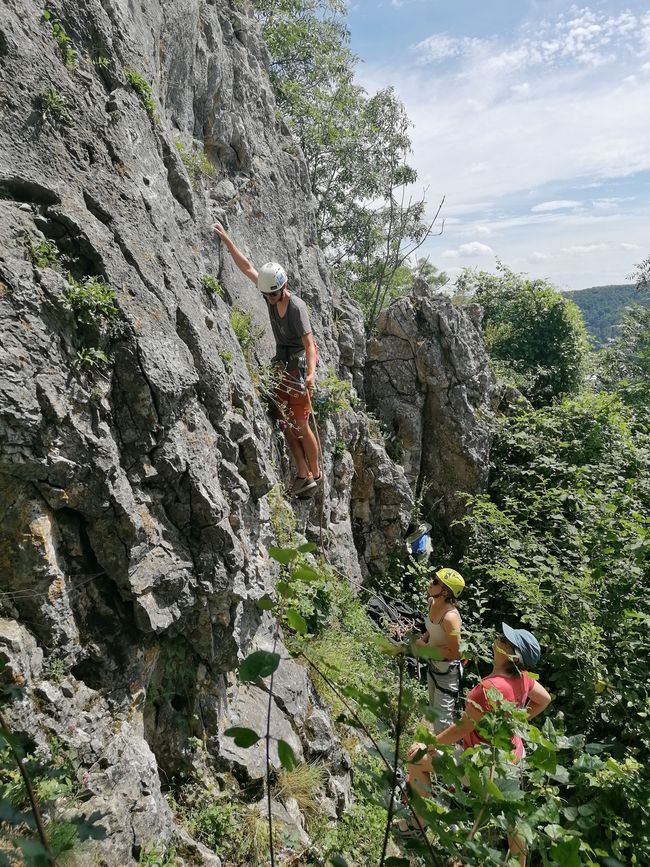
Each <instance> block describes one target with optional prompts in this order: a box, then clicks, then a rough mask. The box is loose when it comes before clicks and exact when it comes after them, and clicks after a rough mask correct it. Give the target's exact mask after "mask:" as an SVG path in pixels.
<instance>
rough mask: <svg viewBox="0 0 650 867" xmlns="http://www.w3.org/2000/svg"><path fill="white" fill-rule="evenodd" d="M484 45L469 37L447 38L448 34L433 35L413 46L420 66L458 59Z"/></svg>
mask: <svg viewBox="0 0 650 867" xmlns="http://www.w3.org/2000/svg"><path fill="white" fill-rule="evenodd" d="M484 44H485V43H483V42H482V40H480V39H474V38H473V37H470V36H463V37H460V38H458V37H457V36H449V34H448V33H433V34H432V35H431V36H428V37H427V38H426V39H423V40H422V42H418V44H417V45H415V46H414V50H415V51H416V53H417V54H418V55H419V57H418V62H419V63H422V64H426V63H437V62H439V61H441V60H448V59H449V58H450V57H460V56H461V55H463V54H469V53H471V52H472V51H476V50H478V49H479V48H480V47H481V46H483V45H484Z"/></svg>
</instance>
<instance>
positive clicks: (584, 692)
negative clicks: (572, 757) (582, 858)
mask: <svg viewBox="0 0 650 867" xmlns="http://www.w3.org/2000/svg"><path fill="white" fill-rule="evenodd" d="M493 464H494V469H493V474H492V479H491V484H490V490H489V495H486V496H480V497H477V498H475V499H474V500H473V503H472V512H471V516H470V517H469V518H468V519H467V521H466V525H467V528H468V529H469V530H470V539H469V544H468V548H467V551H466V553H465V557H464V562H463V564H462V571H463V574H464V575H465V577H466V578H467V579H468V585H469V587H471V588H472V594H468V595H469V596H470V598H471V597H472V596H473V595H474V593H475V592H477V591H478V592H479V593H480V600H481V606H480V607H481V610H480V618H481V621H482V623H479V621H478V620H477V619H475V618H472V612H471V611H470V612H469V616H468V618H467V620H468V621H469V622H467V626H468V632H469V634H471V635H472V637H473V641H474V642H475V645H476V646H478V647H480V646H481V632H483V633H484V628H485V625H487V624H493V625H494V626H495V627H497V628H498V626H499V623H500V620H501V619H502V618H504V619H506V620H508V619H512V620H514V621H515V622H519V621H521V620H522V619H523V622H524V624H525V625H526V626H527V627H528V628H530V629H532V631H534V632H535V634H536V635H537V637H538V638H539V639H540V641H541V643H542V646H543V647H544V648H545V653H544V655H543V657H542V663H541V666H540V676H541V678H542V681H543V682H544V683H545V684H546V685H547V686H548V687H550V689H551V691H552V692H553V694H554V695H555V703H556V705H557V707H558V708H561V709H562V712H563V714H564V720H565V725H566V728H567V730H568V731H571V732H581V733H582V734H583V735H584V736H585V737H586V738H587V739H588V740H589V741H591V740H593V741H596V742H601V743H604V744H612V743H615V746H614V747H612V750H613V756H612V758H611V760H610V764H609V765H608V767H609V768H610V770H613V769H614V766H613V765H611V761H614V759H615V760H616V761H617V762H620V761H622V762H623V765H622V767H623V768H624V770H623V771H621V772H620V774H619V775H618V776H617V775H616V774H614V777H613V778H612V779H611V780H610V784H609V790H608V794H607V796H606V797H605V798H604V801H603V803H605V802H606V803H607V805H608V806H607V810H608V813H609V815H610V817H611V822H609V823H608V824H607V825H606V826H605V825H603V824H596V825H594V826H593V827H591V826H590V828H589V833H586V831H585V833H584V834H583V839H584V840H585V841H586V842H587V843H589V844H590V845H593V846H594V847H601V848H603V849H606V850H608V851H613V852H614V853H615V854H616V856H617V857H619V858H623V859H625V858H628V857H629V856H631V854H632V852H634V851H636V852H637V853H638V852H644V853H645V856H644V857H646V858H648V857H650V813H649V811H648V808H647V803H648V794H649V793H650V775H648V774H647V772H645V770H643V771H640V770H639V769H636V770H634V768H633V766H632V765H631V764H630V762H632V761H634V760H636V759H640V758H641V756H642V755H644V754H645V753H647V750H648V748H650V729H649V726H648V716H647V714H648V711H649V709H650V685H649V684H648V677H647V670H646V667H645V664H644V662H643V661H642V660H643V658H644V651H643V647H644V641H645V639H644V637H643V636H644V634H645V630H646V629H647V624H648V622H650V620H649V618H650V605H649V603H648V597H647V589H646V588H647V576H648V574H650V522H649V520H648V514H650V441H649V438H648V434H647V432H646V431H645V430H644V429H643V428H640V427H639V425H638V421H637V419H636V418H635V416H634V414H633V412H632V411H631V410H630V409H628V408H627V407H626V406H625V405H624V404H623V403H622V402H621V400H620V398H619V397H618V396H616V395H612V394H606V393H603V394H600V395H593V394H588V393H587V394H583V395H582V396H580V397H578V398H574V399H573V400H567V401H565V402H564V403H562V404H559V405H555V406H554V407H552V408H545V409H541V410H536V411H532V412H527V413H524V414H521V415H519V416H515V417H513V418H509V419H506V420H504V422H503V423H502V426H501V428H500V430H499V432H498V435H497V438H496V442H495V445H494V450H493ZM481 627H482V628H481ZM464 632H465V624H464ZM484 638H485V636H484V635H483V650H484V649H485V641H484ZM598 771H599V774H600V776H597V777H594V778H593V779H592V778H585V777H581V782H580V783H579V785H578V783H576V784H575V790H574V792H572V793H571V796H570V797H568V803H569V804H577V805H579V804H580V803H582V801H581V799H582V797H583V796H584V790H585V789H586V790H588V792H589V797H590V798H594V797H595V790H596V789H597V785H596V782H595V780H596V779H598V780H600V781H601V782H602V779H603V777H602V775H603V774H604V773H605V771H606V768H604V767H601V766H600V765H599V766H598ZM618 810H620V811H621V812H617V811H618ZM631 828H633V829H634V831H633V832H632V831H631V830H630V829H631ZM628 838H629V840H628ZM632 839H633V840H634V843H633V844H632V842H631V841H632Z"/></svg>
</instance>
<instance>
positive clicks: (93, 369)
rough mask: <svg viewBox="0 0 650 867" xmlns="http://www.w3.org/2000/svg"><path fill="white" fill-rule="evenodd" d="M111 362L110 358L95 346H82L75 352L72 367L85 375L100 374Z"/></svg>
mask: <svg viewBox="0 0 650 867" xmlns="http://www.w3.org/2000/svg"><path fill="white" fill-rule="evenodd" d="M112 360H113V358H112V356H110V355H107V354H106V353H105V352H104V351H103V350H101V349H98V348H97V347H96V346H82V347H81V348H80V349H78V350H77V352H76V355H75V358H74V361H73V362H72V366H73V368H74V369H75V370H79V371H84V372H86V373H100V372H101V371H102V370H103V369H104V368H105V367H108V365H109V364H110V363H111V362H112Z"/></svg>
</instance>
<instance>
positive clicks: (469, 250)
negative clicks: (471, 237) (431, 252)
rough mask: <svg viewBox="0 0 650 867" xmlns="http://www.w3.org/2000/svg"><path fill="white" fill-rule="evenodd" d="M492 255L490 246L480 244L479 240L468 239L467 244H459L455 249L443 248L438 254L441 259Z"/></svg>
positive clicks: (492, 251)
mask: <svg viewBox="0 0 650 867" xmlns="http://www.w3.org/2000/svg"><path fill="white" fill-rule="evenodd" d="M490 255H494V250H493V249H492V247H488V245H487V244H481V243H480V241H470V242H469V243H467V244H461V245H460V247H458V249H457V250H445V251H444V252H443V253H441V254H440V258H441V259H460V257H461V256H465V257H466V258H472V259H473V258H476V257H478V256H490Z"/></svg>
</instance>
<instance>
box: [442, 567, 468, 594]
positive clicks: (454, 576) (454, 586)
mask: <svg viewBox="0 0 650 867" xmlns="http://www.w3.org/2000/svg"><path fill="white" fill-rule="evenodd" d="M436 577H437V578H438V580H439V581H440V583H441V584H444V585H445V587H448V588H449V590H451V592H452V593H453V594H454V596H455V597H456V598H458V596H460V594H461V593H462V592H463V590H464V588H465V579H464V578H463V576H462V575H461V574H460V572H456V570H455V569H449V568H447V567H445V568H444V569H438V571H437V572H436Z"/></svg>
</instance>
